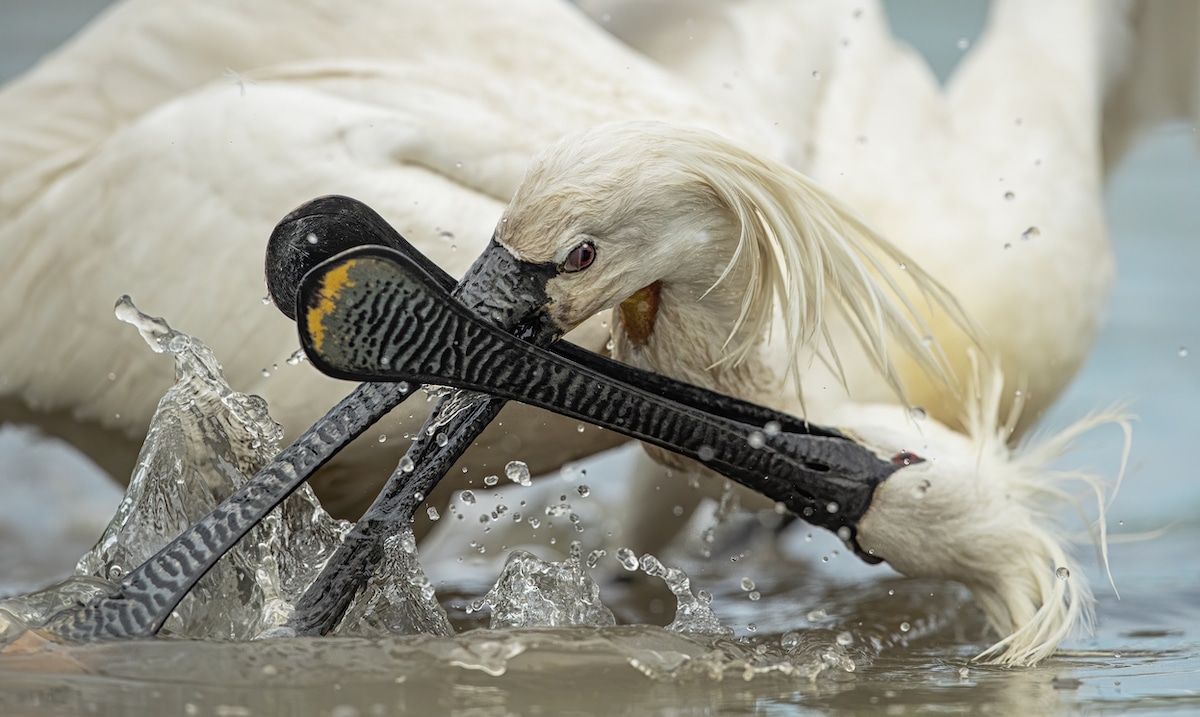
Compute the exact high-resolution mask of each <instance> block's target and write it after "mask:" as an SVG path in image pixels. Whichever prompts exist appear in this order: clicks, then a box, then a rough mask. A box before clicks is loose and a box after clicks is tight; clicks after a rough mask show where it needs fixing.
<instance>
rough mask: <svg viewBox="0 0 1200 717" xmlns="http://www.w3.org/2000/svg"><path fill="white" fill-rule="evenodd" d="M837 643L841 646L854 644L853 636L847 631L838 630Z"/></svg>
mask: <svg viewBox="0 0 1200 717" xmlns="http://www.w3.org/2000/svg"><path fill="white" fill-rule="evenodd" d="M837 644H839V645H841V646H842V647H848V646H850V645H853V644H854V636H853V635H851V634H850V633H848V632H839V633H838V636H837Z"/></svg>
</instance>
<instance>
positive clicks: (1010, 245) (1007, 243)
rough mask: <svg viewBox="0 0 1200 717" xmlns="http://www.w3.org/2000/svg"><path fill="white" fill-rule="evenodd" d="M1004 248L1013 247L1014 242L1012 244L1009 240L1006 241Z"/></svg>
mask: <svg viewBox="0 0 1200 717" xmlns="http://www.w3.org/2000/svg"><path fill="white" fill-rule="evenodd" d="M1004 248H1005V249H1012V244H1011V243H1009V242H1004Z"/></svg>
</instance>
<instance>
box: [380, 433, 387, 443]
mask: <svg viewBox="0 0 1200 717" xmlns="http://www.w3.org/2000/svg"><path fill="white" fill-rule="evenodd" d="M379 442H380V443H387V434H386V433H380V434H379Z"/></svg>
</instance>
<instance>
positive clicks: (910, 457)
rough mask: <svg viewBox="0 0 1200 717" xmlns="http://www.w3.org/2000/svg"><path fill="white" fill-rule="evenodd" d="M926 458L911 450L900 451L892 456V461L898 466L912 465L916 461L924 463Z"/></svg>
mask: <svg viewBox="0 0 1200 717" xmlns="http://www.w3.org/2000/svg"><path fill="white" fill-rule="evenodd" d="M924 462H925V459H924V458H922V457H920V456H918V455H917V454H916V453H912V452H910V451H900V452H899V453H897V454H896V455H894V456H892V463H895V464H896V465H898V466H911V465H912V464H914V463H924Z"/></svg>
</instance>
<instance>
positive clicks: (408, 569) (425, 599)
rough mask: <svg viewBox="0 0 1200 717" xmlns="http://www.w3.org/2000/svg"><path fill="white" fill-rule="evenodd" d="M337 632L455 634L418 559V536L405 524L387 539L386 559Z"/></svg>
mask: <svg viewBox="0 0 1200 717" xmlns="http://www.w3.org/2000/svg"><path fill="white" fill-rule="evenodd" d="M334 632H335V634H338V635H360V636H377V635H388V634H398V635H420V634H427V635H441V636H449V635H452V634H454V630H453V628H451V627H450V618H449V617H448V616H447V615H446V611H445V609H444V608H442V606H441V605H440V604H439V603H438V601H437V594H436V592H435V590H434V588H433V583H431V582H430V581H429V578H428V577H426V576H425V572H424V571H423V570H422V569H421V564H420V562H419V561H418V560H417V540H416V538H415V537H414V536H413V532H412V530H410V529H408V528H405V529H404V531H403V532H402V533H400V534H399V535H393V536H391V537H389V538H388V539H387V540H385V541H384V544H383V560H382V561H380V563H379V565H378V566H377V567H376V568H375V573H374V574H373V575H372V576H371V579H370V580H369V581H368V582H367V584H366V586H365V587H363V589H362V590H361V591H360V592H359V594H358V595H357V596H355V598H354V601H353V602H352V603H350V607H349V608H348V609H347V610H346V615H345V616H344V617H343V618H342V621H341V623H340V624H339V625H338V627H337V629H336V630H335V631H334Z"/></svg>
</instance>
